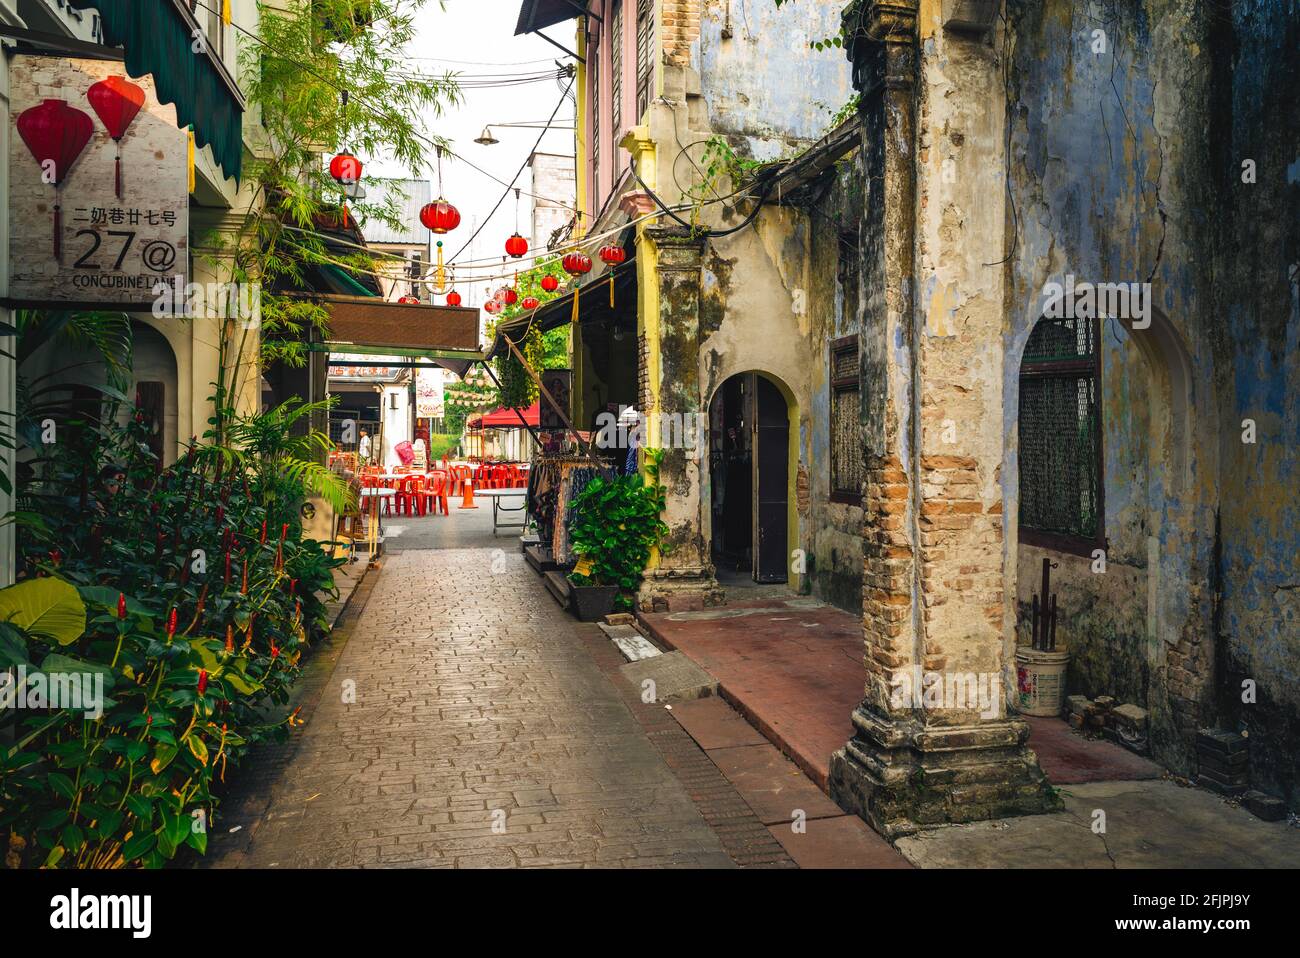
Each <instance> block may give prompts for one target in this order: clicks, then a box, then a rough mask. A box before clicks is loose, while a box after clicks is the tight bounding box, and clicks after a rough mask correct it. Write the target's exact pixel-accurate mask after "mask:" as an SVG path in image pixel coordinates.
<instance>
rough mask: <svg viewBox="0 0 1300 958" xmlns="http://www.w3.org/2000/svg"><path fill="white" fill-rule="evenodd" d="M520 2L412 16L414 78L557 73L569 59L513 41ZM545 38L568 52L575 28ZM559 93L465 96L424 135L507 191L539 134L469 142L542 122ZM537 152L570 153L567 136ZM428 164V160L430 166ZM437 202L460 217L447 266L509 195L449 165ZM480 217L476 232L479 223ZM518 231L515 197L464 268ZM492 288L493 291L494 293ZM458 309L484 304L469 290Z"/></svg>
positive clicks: (473, 3)
mask: <svg viewBox="0 0 1300 958" xmlns="http://www.w3.org/2000/svg"><path fill="white" fill-rule="evenodd" d="M519 5H520V0H443V2H442V3H439V0H428V2H427V3H426V4H425V5H424V7H423V9H422V10H421V11H420V12H419V13H418V14H417V17H418V21H417V29H418V39H417V41H416V42H415V43H414V44H413V45H412V48H411V49H408V50H407V51H406V53H407V56H409V57H410V58H411V65H412V68H413V69H418V70H420V71H421V72H442V71H445V70H453V71H456V72H459V73H461V74H463V75H464V77H465V79H467V80H468V79H472V78H475V77H481V76H482V75H483V74H507V73H509V74H519V73H536V72H541V71H544V70H551V71H554V70H555V67H556V61H557V60H559V61H561V62H567V61H568V58H566V57H565V56H564V54H563V53H562V52H561V51H560V50H558V49H556V48H555V47H554V46H552V45H551V44H549V43H547V42H546V41H545V40H543V39H541V38H540V37H537V36H519V37H516V36H515V35H514V32H515V23H516V21H517V20H518V17H519ZM547 32H548V34H549V35H550V36H551V37H553V38H554V39H555V40H557V41H558V42H560V43H562V44H563V45H564V46H565V47H567V48H569V49H572V48H573V32H574V27H573V23H572V21H570V22H569V23H565V24H559V25H557V26H555V27H552V28H550V29H549V30H548V31H547ZM560 96H561V85H560V84H558V83H557V82H556V81H555V80H554V79H550V78H548V79H545V80H542V81H540V82H535V83H527V84H523V85H516V86H507V87H500V88H495V89H492V88H488V89H483V88H479V89H475V88H472V87H471V88H466V89H464V90H463V93H462V103H461V104H460V106H457V107H452V108H451V109H449V110H448V111H447V112H446V113H445V114H444V115H443V116H442V117H435V116H432V115H430V116H428V117H427V118H426V129H427V130H428V131H429V132H430V133H437V134H441V135H442V136H444V137H446V138H447V140H449V141H450V142H451V148H452V149H453V150H455V151H456V152H457V153H459V154H461V155H462V156H463V157H465V158H466V159H468V160H470V161H471V162H473V163H475V164H477V165H478V166H480V167H482V168H483V169H484V170H487V171H488V172H490V173H492V174H493V175H495V176H496V177H498V178H499V179H501V180H504V181H505V182H509V181H510V179H511V178H512V177H513V176H514V175H515V171H516V170H518V169H519V167H520V165H521V164H522V163H523V162H524V160H526V159H527V157H528V154H529V152H530V151H531V150H532V147H533V143H534V141H536V139H537V136H538V133H539V132H540V131H539V130H526V129H518V128H515V129H511V128H506V129H494V130H493V135H494V136H496V137H497V139H498V140H500V142H499V143H497V144H496V145H494V146H481V145H479V144H478V143H475V142H474V138H475V137H477V136H478V135H479V133H480V132H481V131H482V129H483V126H484V125H485V124H488V123H520V122H529V121H544V120H546V119H547V118H548V117H549V116H550V115H551V111H552V110H554V109H555V106H556V104H557V103H558V102H559V101H560ZM555 122H556V124H557V125H561V126H568V127H572V125H573V107H572V105H571V103H569V102H565V103H564V105H563V106H561V108H560V112H559V113H558V114H557V116H556V119H555ZM538 149H539V150H541V151H542V152H549V153H564V154H570V155H571V154H572V153H573V132H572V130H559V131H548V132H547V133H546V134H545V135H544V136H543V138H542V141H541V144H540V145H539V146H538ZM431 162H432V159H431ZM375 165H376V170H375V172H376V174H377V175H380V176H404V175H406V171H404V170H401V169H398V168H396V167H395V166H393V165H392V164H385V163H383V162H378V163H376V164H375ZM530 172H531V171H530V170H527V169H525V170H524V172H523V174H522V175H521V176H520V177H519V180H518V181H517V185H519V186H521V187H523V188H524V189H525V190H527V189H529V188H530V186H531V181H530ZM417 178H424V179H428V180H429V181H430V182H431V183H432V184H433V187H432V188H433V192H434V193H435V195H436V193H437V191H438V183H437V174H436V171H435V170H434V169H433V167H432V166H431V167H430V168H429V169H428V170H425V171H423V172H422V173H419V174H417ZM442 178H443V192H444V193H445V194H446V198H447V200H448V201H449V202H451V203H452V204H454V205H455V206H456V208H457V209H458V210H460V213H461V217H462V219H461V224H460V226H459V227H458V228H457V229H455V230H454V231H452V232H451V233H448V234H447V235H446V236H445V237H444V238H443V243H444V246H443V248H444V250H445V251H446V254H447V256H451V255H452V254H454V253H455V252H456V251H457V250H458V249H460V247H461V246H462V244H464V243H465V241H466V240H468V239H469V236H470V234H471V233H472V232H473V231H474V228H475V226H476V225H477V223H481V222H482V220H483V218H484V217H486V216H487V215H488V211H489V210H491V209H492V206H493V204H494V203H496V201H497V199H498V198H499V197H500V196H501V195H502V193H504V192H505V190H506V187H505V186H503V185H502V184H501V183H498V182H495V181H494V180H492V179H489V178H488V177H487V176H485V175H483V174H482V173H479V172H477V171H476V170H474V169H472V168H470V167H469V166H467V165H466V164H465V163H462V162H460V161H458V160H456V159H455V158H453V157H448V158H446V159H445V160H444V162H443V170H442ZM519 208H520V213H519V230H520V232H521V233H523V234H524V235H525V236H527V235H529V233H530V227H529V220H528V210H529V209H530V207H529V205H528V197H527V196H526V195H525V196H523V197H522V198H521V200H520V207H519ZM476 217H477V223H476ZM514 230H515V198H514V195H513V193H512V194H511V195H510V196H508V197H507V198H506V199H505V200H504V201H503V202H502V204H501V207H500V209H498V210H497V212H496V214H495V215H494V216H493V217H492V218H491V220H490V222H489V223H488V224H487V226H485V227H484V229H483V231H482V232H481V233H479V236H478V239H477V240H475V242H474V245H473V249H472V257H471V250H468V249H467V250H466V251H465V252H464V253H463V254H462V255H461V257H460V258H461V259H462V260H467V259H470V258H474V259H482V258H484V257H487V256H501V255H503V254H504V251H505V241H506V238H507V237H508V236H509V235H510V234H511V233H513V232H514ZM498 285H499V284H498ZM457 286H458V288H459V289H460V291H461V293H462V295H464V296H465V305H467V306H468V305H478V304H479V303H481V302H483V298H484V292H485V290H486V286H485V285H484V284H483V283H477V284H475V285H474V286H473V287H472V288H471V287H467V286H465V285H463V284H460V283H458V284H457Z"/></svg>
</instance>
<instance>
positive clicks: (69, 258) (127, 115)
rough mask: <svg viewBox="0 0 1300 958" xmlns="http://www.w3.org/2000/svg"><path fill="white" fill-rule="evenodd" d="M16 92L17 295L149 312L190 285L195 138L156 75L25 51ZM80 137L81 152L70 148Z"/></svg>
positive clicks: (13, 216)
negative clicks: (161, 94) (169, 290)
mask: <svg viewBox="0 0 1300 958" xmlns="http://www.w3.org/2000/svg"><path fill="white" fill-rule="evenodd" d="M10 85H11V115H12V116H14V117H15V118H16V121H15V123H16V130H15V131H11V134H12V135H11V136H10V138H9V205H10V218H9V224H10V225H9V231H10V232H9V248H10V276H9V297H10V299H11V300H13V301H15V302H18V303H26V304H31V305H44V304H61V303H66V304H76V305H78V306H80V307H87V308H92V307H106V308H112V307H137V308H141V307H149V306H150V305H151V304H152V303H153V302H154V300H155V299H156V297H157V296H158V294H159V290H160V289H164V288H165V284H175V283H176V282H177V280H178V278H179V281H180V285H181V286H182V287H183V286H184V285H185V283H186V282H187V281H188V276H189V238H188V234H189V166H188V138H187V135H186V133H185V131H184V130H181V129H178V128H177V126H176V110H175V108H174V107H173V106H170V105H163V104H160V103H159V102H158V99H157V96H156V95H155V93H154V87H153V80H152V78H151V77H149V76H147V75H146V76H142V77H139V78H129V79H128V78H127V77H126V76H125V74H124V67H123V65H122V64H121V63H119V62H115V61H112V60H83V59H68V58H63V57H47V56H33V55H17V56H15V57H14V58H13V60H12V61H11V63H10ZM50 91H57V94H58V98H57V99H52V98H51V97H50ZM110 120H111V121H112V123H110V122H109V121H110ZM69 131H71V133H75V134H76V136H75V137H73V141H74V145H76V144H80V145H81V147H80V149H76V150H74V149H70V148H69V149H65V148H64V147H65V146H66V144H67V142H68V139H69V136H70V135H71V133H69Z"/></svg>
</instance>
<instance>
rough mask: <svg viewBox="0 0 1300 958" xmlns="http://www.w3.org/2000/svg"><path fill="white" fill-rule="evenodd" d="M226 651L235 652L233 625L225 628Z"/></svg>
mask: <svg viewBox="0 0 1300 958" xmlns="http://www.w3.org/2000/svg"><path fill="white" fill-rule="evenodd" d="M226 651H227V652H233V651H235V627H234V626H233V625H227V626H226Z"/></svg>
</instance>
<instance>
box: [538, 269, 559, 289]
mask: <svg viewBox="0 0 1300 958" xmlns="http://www.w3.org/2000/svg"><path fill="white" fill-rule="evenodd" d="M559 288H560V281H559V280H558V279H556V278H555V277H554V276H552V275H551V274H550V273H547V274H546V275H545V276H543V277H542V289H544V290H546V291H547V292H548V293H553V292H555V291H556V290H557V289H559Z"/></svg>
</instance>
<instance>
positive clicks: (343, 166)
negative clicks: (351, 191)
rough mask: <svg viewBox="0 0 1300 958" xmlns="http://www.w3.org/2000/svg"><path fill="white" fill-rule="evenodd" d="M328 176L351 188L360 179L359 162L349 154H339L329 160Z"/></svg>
mask: <svg viewBox="0 0 1300 958" xmlns="http://www.w3.org/2000/svg"><path fill="white" fill-rule="evenodd" d="M330 176H332V177H334V179H335V180H336V181H337V182H339V183H342V184H343V185H344V186H351V185H352V184H353V183H355V182H356V181H357V180H359V179H361V161H360V160H358V159H357V158H356V157H355V156H353V155H352V154H351V153H340V154H339V155H338V156H336V157H334V159H332V160H330Z"/></svg>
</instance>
